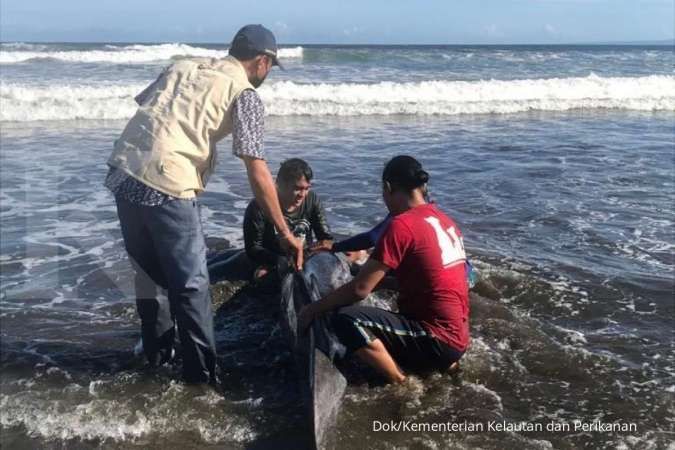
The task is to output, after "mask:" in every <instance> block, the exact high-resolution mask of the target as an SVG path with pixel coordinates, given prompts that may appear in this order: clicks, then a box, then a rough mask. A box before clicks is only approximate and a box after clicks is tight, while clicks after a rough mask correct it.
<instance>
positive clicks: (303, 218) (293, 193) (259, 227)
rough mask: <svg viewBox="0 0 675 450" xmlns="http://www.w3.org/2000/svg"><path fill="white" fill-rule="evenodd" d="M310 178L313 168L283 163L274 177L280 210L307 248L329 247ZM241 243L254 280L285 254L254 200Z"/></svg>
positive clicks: (323, 216)
mask: <svg viewBox="0 0 675 450" xmlns="http://www.w3.org/2000/svg"><path fill="white" fill-rule="evenodd" d="M312 176H313V173H312V168H311V167H310V166H309V164H307V162H305V161H304V160H302V159H299V158H291V159H288V160H286V161H284V162H283V163H282V164H281V167H280V168H279V173H278V174H277V191H278V195H279V204H280V206H281V211H282V213H283V215H284V218H285V219H286V223H287V224H288V227H289V229H290V231H291V233H293V234H294V235H295V236H296V237H297V238H298V239H300V240H301V241H303V242H304V245H305V247H306V248H307V247H309V246H310V245H312V244H321V245H329V244H331V243H332V242H331V241H333V236H332V235H331V233H330V230H329V228H328V223H327V222H326V214H325V212H324V209H323V206H322V205H321V201H320V200H319V197H318V195H316V194H315V193H314V192H312V191H311V190H310V188H311V181H312ZM312 234H313V235H314V236H312ZM314 237H315V238H316V241H315V239H314ZM244 242H245V245H246V254H247V255H248V257H249V259H251V261H252V262H253V264H254V266H255V267H256V269H255V272H254V276H253V277H254V280H256V279H259V278H261V277H263V276H264V275H265V274H267V273H268V272H269V271H270V270H271V269H273V268H275V267H276V266H277V264H278V262H279V259H280V258H281V257H283V256H284V255H285V254H286V253H285V252H284V251H283V250H282V248H281V245H280V241H279V236H278V234H277V230H276V229H275V227H274V224H273V223H272V221H270V220H269V219H268V218H267V217H266V216H265V215H264V213H263V211H262V209H261V208H260V207H259V206H258V203H257V202H256V200H251V202H250V203H249V204H248V207H247V208H246V213H245V215H244Z"/></svg>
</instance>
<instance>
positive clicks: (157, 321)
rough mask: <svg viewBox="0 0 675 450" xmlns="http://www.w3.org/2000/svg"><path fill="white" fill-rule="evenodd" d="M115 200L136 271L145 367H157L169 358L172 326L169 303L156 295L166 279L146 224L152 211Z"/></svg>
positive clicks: (119, 198) (123, 234)
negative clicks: (147, 364)
mask: <svg viewBox="0 0 675 450" xmlns="http://www.w3.org/2000/svg"><path fill="white" fill-rule="evenodd" d="M115 200H116V203H117V214H118V216H119V219H120V227H121V229H122V237H123V238H124V245H125V247H126V250H127V253H128V254H129V259H130V260H131V264H132V266H133V268H134V271H135V276H134V285H135V290H136V309H137V311H138V315H139V317H140V319H141V336H142V338H143V351H144V353H145V356H146V357H147V359H148V363H149V364H150V365H151V366H156V365H159V364H161V363H162V362H164V361H167V360H168V359H169V358H170V357H171V353H172V350H173V342H174V333H175V331H174V330H175V324H174V320H173V318H172V314H171V308H170V306H169V302H168V299H167V298H166V297H165V296H163V295H158V291H160V290H161V289H162V288H166V279H165V277H164V273H163V271H162V268H161V267H160V264H159V259H158V257H157V251H156V249H155V246H154V245H153V242H152V235H151V233H150V230H149V229H148V226H147V224H146V223H145V216H146V214H145V213H144V211H145V210H146V209H148V208H151V207H148V206H141V205H137V204H134V203H131V202H128V201H126V200H125V199H123V198H121V197H117V198H116V199H115Z"/></svg>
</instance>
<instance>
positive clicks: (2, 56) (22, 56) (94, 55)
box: [0, 43, 303, 64]
mask: <svg viewBox="0 0 675 450" xmlns="http://www.w3.org/2000/svg"><path fill="white" fill-rule="evenodd" d="M8 50H9V51H8ZM278 53H279V57H280V58H282V59H283V58H302V53H303V49H302V47H292V48H280V49H279V52H278ZM227 54H228V50H227V49H225V50H215V49H208V48H203V47H194V46H191V45H187V44H156V45H126V46H116V45H106V46H105V47H104V49H97V50H60V51H54V50H51V49H50V48H49V47H46V46H33V45H31V44H21V43H18V44H11V46H10V44H5V45H3V46H2V47H0V64H15V63H22V62H26V61H30V60H36V59H52V60H59V61H66V62H72V63H112V64H128V63H148V62H153V61H167V60H170V59H171V58H174V57H179V56H199V57H205V58H223V57H225V56H227Z"/></svg>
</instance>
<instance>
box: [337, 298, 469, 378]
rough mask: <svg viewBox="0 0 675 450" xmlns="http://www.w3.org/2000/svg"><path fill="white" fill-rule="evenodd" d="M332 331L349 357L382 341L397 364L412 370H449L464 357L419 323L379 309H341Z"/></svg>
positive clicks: (353, 307) (357, 307)
mask: <svg viewBox="0 0 675 450" xmlns="http://www.w3.org/2000/svg"><path fill="white" fill-rule="evenodd" d="M333 327H334V330H335V334H336V335H337V337H338V339H340V342H342V343H343V344H344V345H345V347H347V352H348V353H352V352H354V351H355V350H358V349H359V348H361V347H363V346H364V345H367V344H368V343H370V342H371V341H372V340H373V339H380V340H381V341H382V343H383V344H384V346H385V348H386V349H387V351H388V352H389V354H391V356H392V358H394V361H396V363H397V364H399V365H401V366H402V367H404V368H407V369H410V370H430V369H442V368H447V367H448V366H449V365H450V364H452V363H453V362H455V361H457V360H459V358H461V357H462V354H463V352H459V351H457V350H455V349H453V348H451V347H449V346H448V345H446V344H445V343H443V342H441V341H439V340H438V339H436V338H435V337H434V336H432V335H431V334H430V333H429V332H428V331H426V330H425V329H424V327H423V326H422V325H421V324H420V322H418V321H416V320H413V319H410V318H408V317H406V316H404V315H403V314H399V313H393V312H391V311H386V310H384V309H380V308H373V307H370V306H347V307H344V308H340V309H338V310H337V312H336V314H335V315H334V316H333Z"/></svg>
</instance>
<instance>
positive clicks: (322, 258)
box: [281, 253, 352, 449]
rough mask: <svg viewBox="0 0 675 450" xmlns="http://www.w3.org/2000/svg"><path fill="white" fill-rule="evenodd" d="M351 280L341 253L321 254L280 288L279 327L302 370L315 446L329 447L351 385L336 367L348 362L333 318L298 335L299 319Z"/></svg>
mask: <svg viewBox="0 0 675 450" xmlns="http://www.w3.org/2000/svg"><path fill="white" fill-rule="evenodd" d="M351 279H352V274H351V271H350V266H349V262H348V261H347V260H346V258H344V257H343V256H342V255H341V254H332V253H319V254H316V255H314V256H312V257H310V258H309V259H308V260H307V261H306V263H305V266H304V269H303V271H302V272H294V273H289V274H287V275H286V276H284V277H283V279H282V285H281V325H282V328H283V329H284V331H285V333H286V335H287V337H288V341H289V345H290V347H291V351H292V353H293V356H294V358H295V363H296V368H297V370H298V374H299V375H300V376H299V383H300V392H301V395H302V400H303V402H304V404H305V407H306V411H307V418H308V424H309V428H310V432H311V439H310V441H311V443H312V445H311V446H312V447H313V448H316V449H323V448H325V447H326V444H327V438H328V436H329V434H330V433H329V431H330V429H331V428H332V427H333V426H334V425H335V422H336V419H337V414H338V411H339V409H340V405H341V404H342V398H343V396H344V392H345V389H346V387H347V380H346V378H345V377H344V375H343V374H342V372H340V370H339V369H338V368H337V367H336V365H335V362H337V361H338V360H340V359H342V358H344V356H345V351H346V349H345V347H344V345H342V344H341V343H340V341H339V340H338V339H337V337H336V336H335V334H334V333H333V330H332V327H331V324H330V318H329V315H323V316H321V317H319V318H317V319H315V320H314V322H312V325H311V326H310V328H309V329H308V330H307V331H306V332H304V331H301V330H298V323H297V314H298V312H299V311H300V308H302V307H303V306H304V305H306V304H309V303H312V302H316V301H318V300H319V299H321V298H322V297H324V296H325V295H327V294H328V293H330V292H331V291H333V290H334V289H337V288H338V287H340V286H342V285H343V284H345V283H347V282H348V281H350V280H351Z"/></svg>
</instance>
